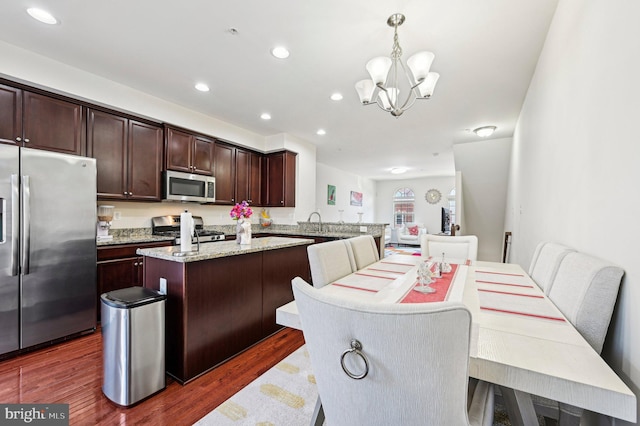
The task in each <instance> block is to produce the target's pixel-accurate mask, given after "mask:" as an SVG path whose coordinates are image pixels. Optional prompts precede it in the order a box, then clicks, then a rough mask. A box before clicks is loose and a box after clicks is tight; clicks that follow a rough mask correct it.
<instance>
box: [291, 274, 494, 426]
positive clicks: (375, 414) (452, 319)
mask: <svg viewBox="0 0 640 426" xmlns="http://www.w3.org/2000/svg"><path fill="white" fill-rule="evenodd" d="M292 284H293V293H294V296H295V300H296V304H297V306H298V310H299V312H300V321H301V323H302V328H303V332H304V337H305V341H306V343H307V348H308V350H309V356H310V358H311V365H312V369H313V372H314V375H315V377H316V383H317V385H318V393H319V395H320V399H321V401H322V405H323V409H324V414H325V415H326V424H327V425H332V426H342V425H345V426H346V425H349V426H350V425H353V424H363V425H364V424H366V425H374V426H375V425H381V426H382V425H384V426H388V425H427V424H429V425H463V424H464V425H466V424H469V417H468V412H467V387H468V364H469V335H470V324H471V314H470V313H469V311H468V310H467V309H466V308H465V307H464V305H462V304H457V303H451V302H440V303H421V304H380V303H367V302H357V301H353V300H345V299H342V298H339V297H336V296H331V295H328V294H323V292H321V291H319V290H317V289H314V288H312V287H311V286H309V285H308V284H307V283H305V282H304V280H302V279H300V278H295V279H294V280H293V283H292ZM417 336H421V338H416V337H417ZM353 339H357V340H358V341H360V342H361V343H362V353H363V354H364V355H365V356H366V357H367V358H368V362H369V372H368V374H367V376H366V377H365V378H364V379H362V380H354V379H352V378H349V377H348V376H347V375H346V373H345V372H344V371H343V370H342V368H341V365H340V364H341V362H340V361H341V356H342V355H343V352H344V351H345V350H348V349H349V347H350V342H351V341H352V340H353ZM345 364H346V365H347V368H349V369H350V370H352V371H353V372H354V373H362V372H363V368H364V364H363V363H362V361H361V359H360V358H359V357H358V356H357V355H355V354H353V353H350V354H348V355H347V356H345ZM487 386H488V385H482V386H480V387H479V389H478V390H479V392H480V394H482V396H483V397H484V398H481V399H480V400H479V401H477V402H476V403H475V404H473V403H472V404H471V405H472V406H473V407H474V408H475V409H476V411H478V410H479V408H481V407H487V405H488V403H489V402H490V401H492V399H491V398H492V397H491V396H490V395H489V393H490V394H492V393H493V391H492V389H491V387H490V386H489V387H487ZM489 391H490V392H489ZM487 392H488V393H487ZM479 411H483V413H482V415H477V414H474V416H475V417H474V418H476V420H477V421H480V422H484V423H485V424H491V422H488V423H487V422H486V421H487V420H488V418H487V416H491V415H492V414H491V413H493V406H492V405H491V406H490V410H479ZM474 412H475V411H474ZM478 418H479V419H478ZM474 424H476V423H474ZM477 424H478V425H481V424H482V423H477Z"/></svg>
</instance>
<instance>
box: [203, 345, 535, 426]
mask: <svg viewBox="0 0 640 426" xmlns="http://www.w3.org/2000/svg"><path fill="white" fill-rule="evenodd" d="M317 397H318V391H317V388H316V384H315V377H314V375H313V372H312V371H311V361H310V360H309V353H308V352H307V349H306V345H303V346H302V347H300V348H299V349H298V350H296V351H295V352H293V353H292V354H291V355H289V356H288V357H286V358H285V359H284V360H282V361H281V362H280V363H278V364H277V365H276V366H274V367H273V368H271V369H270V370H268V371H267V372H266V373H264V374H263V375H262V376H260V377H258V378H257V379H256V380H254V381H253V382H251V383H249V384H248V385H247V386H246V387H244V388H243V389H242V390H241V391H240V392H238V393H236V394H235V395H233V396H232V397H231V398H229V399H228V400H226V401H225V402H223V403H222V404H221V405H220V406H218V407H217V408H216V409H214V410H213V411H212V412H210V413H209V414H207V415H206V416H205V417H203V418H202V419H200V420H199V421H198V422H196V423H195V425H196V426H249V425H252V426H307V425H309V423H310V420H311V416H312V415H313V409H314V408H315V404H316V399H317ZM539 421H540V425H544V420H543V418H540V419H539ZM493 424H494V426H510V425H511V423H510V422H509V418H508V417H507V415H506V412H505V410H504V408H503V407H501V406H496V410H495V415H494V423H493Z"/></svg>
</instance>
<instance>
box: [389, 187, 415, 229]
mask: <svg viewBox="0 0 640 426" xmlns="http://www.w3.org/2000/svg"><path fill="white" fill-rule="evenodd" d="M414 200H415V194H414V193H413V190H411V188H400V189H398V190H397V191H396V193H395V194H394V195H393V221H394V224H395V226H396V227H398V226H400V225H404V224H405V223H411V222H414V221H415V218H414Z"/></svg>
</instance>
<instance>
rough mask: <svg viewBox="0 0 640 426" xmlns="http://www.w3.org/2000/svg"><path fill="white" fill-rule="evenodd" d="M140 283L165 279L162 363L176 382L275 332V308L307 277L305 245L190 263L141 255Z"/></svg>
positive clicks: (154, 286)
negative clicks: (298, 278)
mask: <svg viewBox="0 0 640 426" xmlns="http://www.w3.org/2000/svg"><path fill="white" fill-rule="evenodd" d="M144 271H145V272H144V284H145V287H148V288H152V289H158V288H159V282H160V278H164V279H166V280H167V304H166V328H165V330H166V335H165V338H166V349H165V351H166V368H167V372H168V373H169V374H170V375H171V376H173V377H174V378H175V379H176V380H177V381H179V382H180V383H186V382H188V381H191V380H193V379H195V378H196V377H198V376H200V375H202V374H204V373H206V372H207V371H209V370H211V369H212V368H214V367H215V366H216V365H218V364H220V363H222V362H223V361H225V360H226V359H228V358H230V357H232V356H234V355H236V354H238V353H240V352H242V351H243V350H245V349H247V348H248V347H250V346H251V345H253V344H254V343H257V342H258V341H260V340H261V339H263V338H265V337H267V336H269V335H270V334H272V333H273V332H275V331H277V330H278V329H279V328H281V326H278V325H277V324H276V323H275V310H276V308H278V307H279V306H281V305H284V304H286V303H288V302H290V301H291V300H293V293H292V291H291V280H292V279H293V278H294V277H296V276H301V277H303V278H305V279H309V278H308V277H309V275H310V272H309V261H308V260H307V246H306V245H302V246H296V247H286V248H282V249H276V250H266V251H262V252H257V253H248V254H243V255H236V256H227V257H221V258H216V259H209V260H201V261H195V262H184V263H183V262H175V261H169V260H162V259H158V258H154V257H145V259H144Z"/></svg>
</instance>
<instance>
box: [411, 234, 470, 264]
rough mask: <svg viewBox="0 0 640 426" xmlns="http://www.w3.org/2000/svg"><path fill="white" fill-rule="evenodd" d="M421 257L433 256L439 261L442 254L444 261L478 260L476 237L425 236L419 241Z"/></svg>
mask: <svg viewBox="0 0 640 426" xmlns="http://www.w3.org/2000/svg"><path fill="white" fill-rule="evenodd" d="M420 252H421V254H422V257H429V256H433V257H434V258H435V259H438V260H440V257H441V256H442V253H444V256H445V259H446V258H449V259H469V260H471V261H476V260H478V237H476V236H475V235H459V236H458V235H456V236H455V237H450V236H448V235H432V234H426V235H423V236H422V239H421V240H420Z"/></svg>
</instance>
